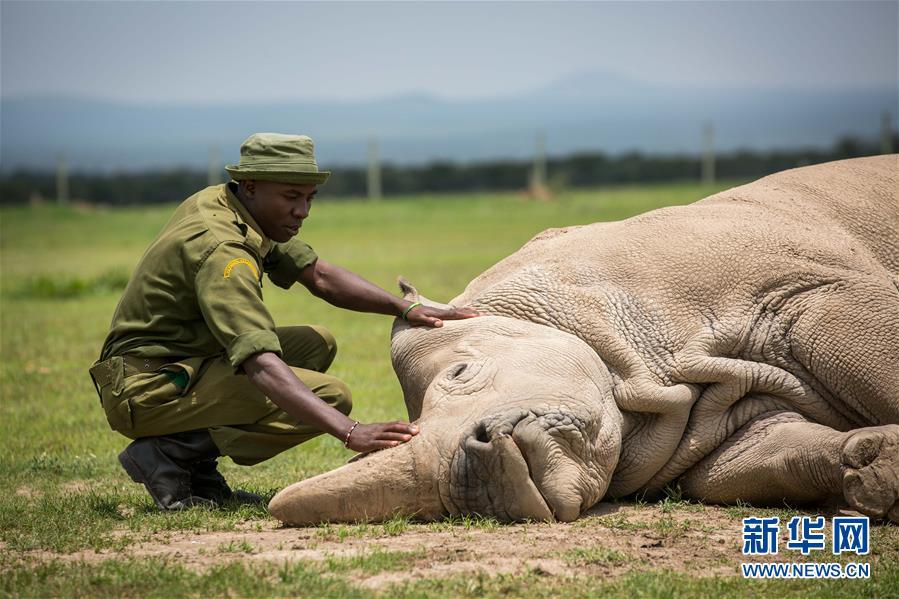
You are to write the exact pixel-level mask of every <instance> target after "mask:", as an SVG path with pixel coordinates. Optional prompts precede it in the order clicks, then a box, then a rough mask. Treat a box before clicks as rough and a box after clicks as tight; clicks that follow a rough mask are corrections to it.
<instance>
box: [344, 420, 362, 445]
mask: <svg viewBox="0 0 899 599" xmlns="http://www.w3.org/2000/svg"><path fill="white" fill-rule="evenodd" d="M357 426H359V421H358V420H354V421H353V426H351V427H350V430H348V431H347V432H346V439H344V440H343V446H344V447H349V446H350V435H352V434H353V431H354V430H356V427H357Z"/></svg>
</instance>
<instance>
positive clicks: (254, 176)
mask: <svg viewBox="0 0 899 599" xmlns="http://www.w3.org/2000/svg"><path fill="white" fill-rule="evenodd" d="M225 170H226V171H228V174H229V175H231V178H232V179H234V180H235V181H248V180H255V181H273V182H275V183H293V184H296V185H310V184H311V185H322V184H324V183H325V182H326V181H327V180H328V177H330V176H331V171H317V172H314V173H304V172H302V171H264V170H256V169H249V168H246V167H245V168H240V167H239V166H234V165H228V166H226V167H225Z"/></svg>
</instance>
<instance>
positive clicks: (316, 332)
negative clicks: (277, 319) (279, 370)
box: [275, 325, 337, 372]
mask: <svg viewBox="0 0 899 599" xmlns="http://www.w3.org/2000/svg"><path fill="white" fill-rule="evenodd" d="M275 332H276V333H277V334H278V340H279V341H280V342H281V350H282V357H283V359H284V361H285V362H287V364H289V365H290V366H294V367H296V368H305V369H307V370H315V371H316V372H325V371H326V370H328V368H329V367H330V366H331V363H332V362H333V361H334V357H335V356H336V355H337V340H336V339H334V335H332V334H331V331H329V330H328V329H326V328H325V327H322V326H318V325H301V326H290V327H278V328H276V329H275Z"/></svg>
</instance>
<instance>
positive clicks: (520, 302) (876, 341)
mask: <svg viewBox="0 0 899 599" xmlns="http://www.w3.org/2000/svg"><path fill="white" fill-rule="evenodd" d="M404 290H405V291H406V296H407V297H410V298H417V297H419V296H418V293H417V291H416V290H415V289H414V288H412V287H411V286H409V285H407V284H404ZM422 301H428V300H426V299H423V298H422ZM431 303H433V302H431ZM451 303H452V305H468V306H472V307H474V308H476V309H477V310H478V311H479V312H480V313H481V314H483V315H484V316H481V317H479V318H475V319H470V320H464V321H447V322H446V324H445V326H444V327H443V328H441V329H422V328H409V327H408V326H406V325H405V324H404V323H402V322H401V321H397V322H396V323H395V324H394V329H393V335H392V358H393V364H394V368H395V370H396V372H397V376H398V377H399V380H400V383H401V385H402V388H403V393H404V396H405V401H406V405H407V408H408V410H409V414H410V418H411V419H414V420H417V422H418V423H419V425H420V428H421V433H420V434H419V435H418V436H417V437H415V438H414V439H413V440H412V441H411V442H409V443H407V444H405V445H402V446H399V447H397V448H394V449H391V450H386V451H383V452H378V453H376V454H372V455H370V456H368V457H365V458H364V459H361V460H359V461H357V462H355V463H352V464H348V465H346V466H343V467H342V468H338V469H337V470H334V471H331V472H328V473H325V474H322V475H320V476H317V477H314V478H311V479H308V480H306V481H302V482H299V483H296V484H294V485H292V486H290V487H288V488H286V489H284V490H283V491H281V492H280V493H279V494H278V495H276V496H275V498H274V499H273V500H272V502H271V504H270V506H269V509H270V511H271V513H272V514H273V515H274V516H275V517H277V518H278V519H280V520H282V521H283V522H285V523H288V524H295V525H303V524H314V523H318V522H322V521H357V520H365V519H380V518H385V517H388V516H390V515H392V514H395V513H404V514H415V515H416V516H417V517H419V518H423V519H433V518H439V517H441V516H443V515H446V514H481V515H485V516H494V517H496V518H499V519H501V520H506V521H514V520H523V519H539V520H552V519H557V520H564V521H569V520H573V519H575V518H577V517H578V516H579V515H580V514H582V513H583V512H584V511H585V510H587V509H588V508H590V507H591V506H592V505H594V504H595V503H596V502H598V501H600V500H601V499H602V498H603V497H606V496H612V497H622V496H628V495H632V494H635V493H641V494H648V495H652V494H654V493H658V492H659V491H660V490H662V489H664V488H665V487H666V486H669V485H671V486H673V485H680V488H681V490H682V491H683V493H684V494H685V496H687V497H691V498H696V499H700V500H704V501H707V502H717V503H733V502H737V501H743V502H749V503H753V504H756V505H767V504H782V503H783V502H784V501H786V502H789V503H792V504H797V503H812V504H814V503H819V502H823V501H829V500H832V499H834V498H841V499H842V500H843V501H844V502H845V503H846V504H848V506H849V507H850V508H852V509H855V510H857V511H859V512H861V513H864V514H867V515H869V516H872V517H875V518H885V519H889V520H892V521H894V522H899V156H896V155H892V156H879V157H873V158H861V159H854V160H845V161H840V162H833V163H828V164H823V165H818V166H812V167H805V168H800V169H794V170H790V171H785V172H782V173H778V174H775V175H771V176H769V177H765V178H763V179H760V180H758V181H756V182H754V183H751V184H748V185H744V186H741V187H736V188H733V189H730V190H727V191H724V192H722V193H719V194H716V195H714V196H711V197H709V198H706V199H704V200H702V201H700V202H696V203H695V204H692V205H689V206H682V207H673V208H663V209H660V210H654V211H652V212H648V213H646V214H642V215H639V216H636V217H634V218H631V219H627V220H624V221H620V222H611V223H596V224H593V225H586V226H578V227H568V228H563V229H553V230H548V231H545V232H543V233H541V234H539V235H537V236H536V237H535V238H534V239H532V240H531V241H530V242H528V243H527V244H526V245H525V246H524V247H522V248H521V249H520V250H519V251H518V252H516V253H515V254H513V255H512V256H509V257H508V258H506V259H505V260H503V261H501V262H500V263H498V264H497V265H495V266H494V267H492V268H490V269H489V270H487V271H486V272H485V273H484V274H482V275H481V276H479V277H478V278H477V279H475V280H474V281H472V282H471V283H470V284H469V285H468V287H467V288H466V289H465V291H464V292H463V293H462V294H461V295H460V296H458V297H457V298H455V299H454V300H453V301H452V302H451Z"/></svg>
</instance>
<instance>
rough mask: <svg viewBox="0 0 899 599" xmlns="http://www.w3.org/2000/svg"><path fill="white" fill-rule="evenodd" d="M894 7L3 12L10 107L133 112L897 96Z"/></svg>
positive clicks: (87, 6)
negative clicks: (580, 85) (187, 107)
mask: <svg viewBox="0 0 899 599" xmlns="http://www.w3.org/2000/svg"><path fill="white" fill-rule="evenodd" d="M897 7H899V2H895V1H894V2H675V1H671V2H591V3H574V2H531V3H517V2H477V3H476V2H452V3H436V2H361V3H359V2H327V3H324V2H316V3H312V2H100V3H97V2H77V1H76V2H62V3H58V2H12V1H7V0H3V1H2V3H0V34H2V35H0V94H2V96H3V97H6V98H21V97H31V96H66V97H88V98H96V99H109V100H117V101H125V102H133V103H166V104H167V103H202V104H209V103H232V102H246V101H259V100H264V101H281V100H294V99H305V100H310V99H328V100H360V99H371V98H380V97H390V96H395V95H407V94H423V95H428V96H438V97H442V98H447V99H475V98H487V97H496V96H503V95H506V94H515V93H520V92H523V91H527V90H531V89H538V88H542V87H545V86H551V85H552V83H553V82H554V81H557V80H560V79H564V78H566V77H570V76H574V75H577V74H579V73H582V72H589V71H606V72H612V73H617V74H620V75H622V76H624V77H628V78H633V79H637V80H642V81H647V82H660V83H671V84H678V85H682V86H684V87H695V88H702V87H737V88H739V87H779V86H790V87H794V86H795V87H828V88H833V87H836V88H848V89H856V88H862V87H884V86H886V87H892V88H896V87H897V85H899V58H897V56H899V47H897V38H899V33H897V32H899V10H897Z"/></svg>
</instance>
